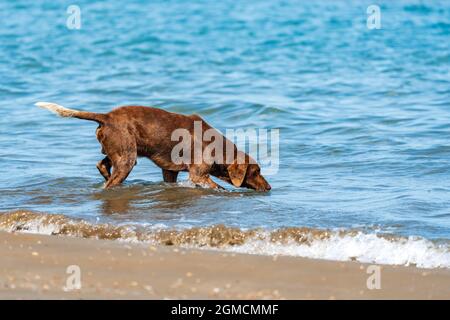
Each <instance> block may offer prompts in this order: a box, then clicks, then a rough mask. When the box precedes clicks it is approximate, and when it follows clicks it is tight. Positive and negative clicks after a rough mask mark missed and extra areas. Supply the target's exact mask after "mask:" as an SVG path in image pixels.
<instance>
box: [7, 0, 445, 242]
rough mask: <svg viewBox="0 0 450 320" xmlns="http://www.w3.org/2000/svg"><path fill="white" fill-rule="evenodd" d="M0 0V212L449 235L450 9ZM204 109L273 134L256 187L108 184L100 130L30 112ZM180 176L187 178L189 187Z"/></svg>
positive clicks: (148, 169) (150, 172)
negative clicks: (370, 18) (377, 15)
mask: <svg viewBox="0 0 450 320" xmlns="http://www.w3.org/2000/svg"><path fill="white" fill-rule="evenodd" d="M72 4H73V3H72V1H58V2H54V1H33V2H31V1H0V97H1V99H0V173H1V174H0V210H1V211H3V212H7V211H11V210H16V209H30V210H33V211H40V212H48V213H60V214H64V215H67V216H69V217H76V218H83V219H86V220H92V221H97V220H99V221H107V222H109V223H112V224H122V223H144V224H150V225H153V224H162V225H166V226H172V227H185V226H208V225H213V224H225V225H227V226H237V227H240V228H252V227H263V228H269V229H273V228H280V227H286V226H305V227H313V228H344V229H352V228H364V229H369V230H370V229H374V230H378V231H380V232H387V233H393V234H398V235H402V236H411V235H415V236H421V237H425V238H428V239H432V240H438V239H441V240H442V239H443V240H448V239H450V140H449V137H450V123H449V119H450V4H449V2H448V1H445V0H442V1H427V2H424V1H413V0H411V1H378V5H379V6H380V8H381V26H382V28H381V29H379V30H376V29H375V30H370V29H368V28H367V26H366V19H367V13H366V9H367V7H368V6H369V5H371V4H372V3H371V1H339V2H338V1H295V0H275V1H231V0H223V1H206V0H205V1H189V2H187V1H181V0H180V1H175V0H171V1H137V0H136V1H127V2H126V3H124V2H119V1H98V2H96V3H92V2H91V1H81V0H80V1H77V3H76V5H78V6H79V7H80V9H81V23H82V24H81V29H79V30H70V29H68V28H67V26H66V19H67V17H68V14H67V12H66V10H67V7H68V6H69V5H72ZM37 101H52V102H56V103H59V104H61V105H64V106H66V107H70V108H75V109H76V108H78V109H84V110H91V111H96V112H107V111H109V110H111V109H112V108H113V107H116V106H119V105H127V104H141V105H152V106H157V107H160V108H163V109H166V110H169V111H174V112H181V113H186V114H190V113H197V114H200V115H201V116H203V117H204V118H205V119H206V120H207V121H208V122H209V123H210V124H212V125H213V126H215V127H217V128H219V129H222V130H224V129H226V128H268V129H270V128H279V129H280V168H279V171H278V173H277V174H275V175H271V176H268V177H267V178H268V180H269V182H270V183H271V185H272V191H271V192H270V193H267V194H261V193H256V192H248V191H246V190H233V189H232V188H229V191H228V192H215V191H210V190H204V189H197V188H189V187H187V186H186V185H185V183H184V182H181V183H180V184H178V185H177V186H171V185H167V184H164V183H162V176H161V172H160V169H158V168H157V167H156V166H155V165H153V164H152V163H150V162H149V161H147V160H144V159H141V160H139V161H138V162H139V163H138V166H137V167H136V168H135V169H134V171H133V172H132V174H131V175H130V177H129V178H128V180H127V183H126V184H125V186H123V187H121V188H117V189H115V190H111V191H104V190H103V189H102V188H101V187H102V182H103V181H102V180H103V178H102V177H101V176H100V175H99V174H98V172H97V169H96V167H95V164H96V162H97V161H98V160H100V159H101V158H102V155H101V153H100V147H99V144H98V142H97V140H96V138H95V129H96V124H95V123H90V122H86V121H81V120H76V119H61V118H57V117H56V116H54V115H53V114H51V113H49V112H46V111H44V110H42V109H39V108H36V107H34V106H33V104H34V103H35V102H37ZM186 179H187V177H186V175H182V176H181V180H186Z"/></svg>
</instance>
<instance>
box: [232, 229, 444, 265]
mask: <svg viewBox="0 0 450 320" xmlns="http://www.w3.org/2000/svg"><path fill="white" fill-rule="evenodd" d="M226 250H227V251H233V252H239V253H248V254H262V255H286V256H298V257H305V258H313V259H326V260H337V261H350V260H355V261H359V262H364V263H375V264H391V265H405V266H410V265H415V266H417V267H419V268H450V251H449V247H448V245H444V244H441V245H439V244H436V243H433V242H431V241H429V240H426V239H423V238H418V237H409V238H396V239H393V240H391V239H386V238H383V237H380V236H378V235H376V234H364V233H361V232H359V233H357V234H356V235H355V234H346V235H343V236H342V235H339V234H334V235H332V236H331V237H330V238H328V239H315V240H312V241H311V242H310V243H297V242H294V241H290V242H289V243H287V244H285V243H277V242H270V241H266V240H256V239H252V240H249V241H247V242H246V243H244V244H243V245H241V246H234V247H228V248H226Z"/></svg>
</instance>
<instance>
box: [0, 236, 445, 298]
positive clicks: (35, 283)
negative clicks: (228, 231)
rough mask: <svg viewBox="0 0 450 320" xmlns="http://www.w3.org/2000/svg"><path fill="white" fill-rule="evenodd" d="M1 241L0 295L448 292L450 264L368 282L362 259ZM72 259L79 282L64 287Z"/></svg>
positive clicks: (389, 273) (61, 240) (57, 239)
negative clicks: (377, 285) (375, 283)
mask: <svg viewBox="0 0 450 320" xmlns="http://www.w3.org/2000/svg"><path fill="white" fill-rule="evenodd" d="M0 244H1V245H0V256H1V259H0V299H163V298H169V299H450V270H448V269H419V268H415V267H400V266H398V267H396V266H380V268H381V269H380V274H381V281H380V284H381V289H372V290H369V289H368V288H367V279H368V277H369V276H370V274H368V273H367V268H368V265H365V264H360V263H357V262H334V261H323V260H313V259H304V258H297V257H283V256H279V257H271V256H257V255H246V254H230V253H223V252H217V251H206V250H194V249H183V248H180V247H175V246H152V245H148V244H129V243H123V242H122V243H121V242H118V241H111V240H95V239H82V238H72V237H63V236H43V235H33V234H19V233H6V232H0ZM71 265H76V266H79V268H80V272H81V275H80V278H81V289H73V288H72V289H71V290H70V289H69V290H67V288H64V287H65V286H66V284H67V279H68V277H70V276H71V275H70V274H68V273H66V272H67V268H68V267H69V266H71ZM70 279H73V276H72V278H70ZM70 283H71V282H70V281H69V284H70Z"/></svg>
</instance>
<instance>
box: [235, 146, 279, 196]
mask: <svg viewBox="0 0 450 320" xmlns="http://www.w3.org/2000/svg"><path fill="white" fill-rule="evenodd" d="M244 155H245V156H243V157H242V158H244V159H242V158H241V161H239V157H238V159H236V160H234V162H233V163H232V164H230V165H229V166H228V175H229V176H230V180H231V183H232V184H233V185H234V186H235V187H244V188H249V189H254V190H256V191H264V192H267V191H269V190H270V189H271V188H272V187H271V186H270V184H269V183H268V182H267V181H266V179H264V177H263V176H262V175H261V168H260V167H259V165H258V164H257V163H256V161H255V160H253V159H252V158H251V157H249V156H248V155H247V154H244Z"/></svg>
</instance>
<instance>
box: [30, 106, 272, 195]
mask: <svg viewBox="0 0 450 320" xmlns="http://www.w3.org/2000/svg"><path fill="white" fill-rule="evenodd" d="M36 105H38V106H39V107H42V108H45V109H48V110H50V111H52V112H55V113H57V114H58V115H60V116H62V117H72V118H78V119H84V120H91V121H96V122H97V123H98V124H99V127H98V128H97V131H96V135H97V139H98V141H99V142H100V144H101V146H102V153H103V154H105V155H106V157H105V158H104V159H103V160H101V161H99V162H98V164H97V168H98V170H99V172H100V173H101V175H102V176H103V177H104V178H105V180H106V183H105V188H112V187H114V186H117V185H120V184H121V183H122V182H123V181H125V179H126V178H127V177H128V175H129V174H130V172H131V170H132V169H133V167H134V166H135V165H136V163H137V161H136V160H137V158H138V157H146V158H149V159H150V160H152V161H153V162H154V163H155V164H156V165H157V166H158V167H160V168H161V169H162V175H163V179H164V181H165V182H176V181H177V176H178V173H179V172H180V171H187V172H189V180H190V181H192V182H193V183H194V184H195V185H198V186H203V187H210V188H215V189H218V188H222V187H221V186H220V185H218V184H217V183H216V182H214V181H213V180H212V179H211V176H214V177H217V178H219V179H221V180H223V181H226V182H228V183H230V184H232V185H234V186H235V187H245V188H250V189H254V190H257V191H269V190H270V189H271V187H270V185H269V183H268V182H267V181H266V179H265V178H264V177H263V176H262V175H261V169H260V167H259V165H258V164H257V163H256V162H255V161H254V160H253V159H252V158H251V157H250V156H249V155H248V154H245V153H243V152H242V151H238V150H237V147H236V145H234V144H233V143H232V142H231V141H230V140H228V139H226V138H225V137H224V136H223V135H221V134H220V133H218V132H217V131H216V133H217V134H218V135H219V136H220V137H221V139H223V145H224V146H227V145H228V146H230V145H231V148H230V147H224V148H223V152H224V153H225V152H226V153H229V152H230V150H232V151H233V152H231V153H232V155H231V158H230V154H227V155H226V154H224V155H223V159H224V160H225V161H219V162H215V161H214V159H204V158H203V159H202V160H201V161H200V163H195V161H194V152H192V155H191V159H190V161H187V162H188V163H184V162H182V163H180V164H176V163H174V162H173V161H172V159H171V158H172V150H173V148H174V147H175V146H176V145H177V144H178V143H179V141H172V139H171V136H172V132H173V131H174V130H176V129H186V130H187V131H188V132H189V134H190V135H191V143H192V145H191V150H194V141H195V139H197V143H198V142H199V141H201V144H200V146H201V148H202V150H201V151H202V154H203V151H204V149H205V147H207V146H208V144H209V143H210V142H205V141H203V139H201V138H200V140H199V139H198V137H195V136H194V122H195V121H199V122H201V130H202V133H204V132H205V131H206V130H208V129H213V128H212V127H211V126H210V125H209V124H208V123H206V122H205V121H204V120H203V119H202V118H201V117H200V116H198V115H182V114H178V113H173V112H168V111H165V110H162V109H158V108H153V107H143V106H124V107H119V108H117V109H114V110H112V111H111V112H109V113H106V114H102V113H94V112H85V111H77V110H72V109H67V108H64V107H62V106H60V105H57V104H54V103H48V102H38V103H36ZM213 130H214V129H213ZM242 160H243V161H242ZM221 162H223V163H221Z"/></svg>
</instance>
